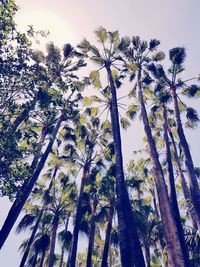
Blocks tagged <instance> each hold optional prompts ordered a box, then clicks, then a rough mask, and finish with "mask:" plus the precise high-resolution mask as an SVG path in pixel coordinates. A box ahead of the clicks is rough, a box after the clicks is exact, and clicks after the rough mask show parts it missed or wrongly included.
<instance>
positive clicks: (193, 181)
mask: <svg viewBox="0 0 200 267" xmlns="http://www.w3.org/2000/svg"><path fill="white" fill-rule="evenodd" d="M171 91H172V98H173V102H174V111H175V117H176V123H177V132H178V135H179V139H180V143H181V146H182V148H183V152H184V156H185V165H186V168H187V171H188V176H189V188H190V194H191V198H192V202H193V206H194V209H195V212H196V214H197V220H198V221H197V223H198V227H199V226H200V192H199V185H198V181H197V177H196V172H195V169H194V164H193V160H192V156H191V153H190V149H189V145H188V142H187V140H186V137H185V133H184V130H183V126H182V122H181V116H180V111H179V107H178V100H177V94H176V88H175V86H172V87H171Z"/></svg>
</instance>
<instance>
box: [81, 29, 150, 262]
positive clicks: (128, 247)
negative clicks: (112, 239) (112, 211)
mask: <svg viewBox="0 0 200 267" xmlns="http://www.w3.org/2000/svg"><path fill="white" fill-rule="evenodd" d="M96 35H97V40H98V42H99V43H100V44H101V48H100V49H102V50H100V49H98V48H97V47H95V46H94V45H90V43H89V42H88V41H86V40H84V41H83V42H82V43H81V44H80V45H79V47H80V48H81V49H82V51H83V53H86V54H87V55H89V58H90V59H91V60H92V61H95V63H97V64H98V65H99V66H100V68H99V70H101V69H104V70H106V74H107V78H108V83H109V89H110V95H111V101H110V113H111V125H112V134H113V139H114V146H115V157H116V192H117V199H118V201H117V202H118V205H117V213H118V225H119V226H118V229H119V239H120V253H121V263H122V266H123V267H125V266H129V267H130V266H145V263H144V258H143V254H142V250H141V246H140V243H139V239H138V235H137V229H136V225H135V222H134V217H133V212H132V208H131V205H130V201H129V196H128V192H127V189H126V186H125V181H124V170H123V157H122V148H121V134H120V125H119V113H118V105H117V96H116V81H117V79H115V78H116V70H114V68H115V63H117V61H119V62H121V60H122V58H121V57H120V55H119V53H120V50H119V47H121V48H122V47H123V48H124V49H125V48H126V47H127V42H126V38H124V39H122V40H121V41H120V39H119V35H118V32H117V31H116V32H107V31H106V29H104V28H102V27H100V28H99V29H98V30H97V31H96ZM106 46H107V47H106ZM99 70H98V71H94V72H92V73H91V74H90V81H91V82H92V83H93V85H94V86H95V87H96V88H101V83H100V80H99ZM114 77H115V78H114Z"/></svg>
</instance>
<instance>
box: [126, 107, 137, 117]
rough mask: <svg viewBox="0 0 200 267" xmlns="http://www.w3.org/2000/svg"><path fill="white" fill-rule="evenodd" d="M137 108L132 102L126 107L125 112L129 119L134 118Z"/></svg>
mask: <svg viewBox="0 0 200 267" xmlns="http://www.w3.org/2000/svg"><path fill="white" fill-rule="evenodd" d="M138 110H139V106H138V105H134V104H132V105H130V106H129V107H128V110H127V112H126V114H127V116H128V117H129V118H130V119H134V118H135V116H136V115H137V111H138Z"/></svg>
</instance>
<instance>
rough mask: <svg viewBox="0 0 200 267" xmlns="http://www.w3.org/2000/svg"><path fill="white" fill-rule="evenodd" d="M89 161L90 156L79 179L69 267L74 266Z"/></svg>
mask: <svg viewBox="0 0 200 267" xmlns="http://www.w3.org/2000/svg"><path fill="white" fill-rule="evenodd" d="M90 160H91V156H89V162H88V163H87V164H85V166H84V168H83V175H82V179H81V187H80V192H79V197H78V203H77V209H76V217H75V224H74V230H73V236H72V245H71V252H70V258H69V262H68V263H67V266H70V267H75V266H76V254H77V246H78V233H79V227H80V222H81V218H82V208H81V204H82V198H83V193H84V186H85V181H86V178H87V176H88V173H89V171H90V165H91V163H90Z"/></svg>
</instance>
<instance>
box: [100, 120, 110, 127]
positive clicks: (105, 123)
mask: <svg viewBox="0 0 200 267" xmlns="http://www.w3.org/2000/svg"><path fill="white" fill-rule="evenodd" d="M102 128H103V129H110V128H111V124H110V122H109V121H108V120H106V121H104V122H103V123H102Z"/></svg>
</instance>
